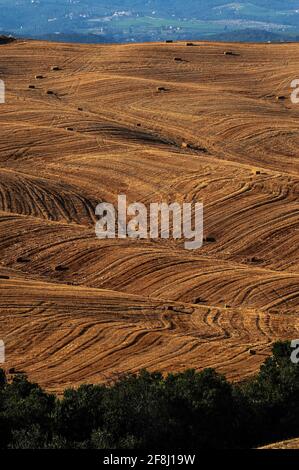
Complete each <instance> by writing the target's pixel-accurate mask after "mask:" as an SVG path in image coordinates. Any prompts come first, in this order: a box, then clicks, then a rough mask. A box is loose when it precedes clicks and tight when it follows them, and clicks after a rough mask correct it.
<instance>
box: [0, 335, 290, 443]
mask: <svg viewBox="0 0 299 470" xmlns="http://www.w3.org/2000/svg"><path fill="white" fill-rule="evenodd" d="M290 355H291V348H290V345H289V343H286V342H279V343H276V344H275V345H274V346H273V351H272V356H271V357H270V358H268V359H266V361H265V362H264V364H263V365H262V366H261V368H260V371H259V373H258V374H257V375H256V376H254V377H252V378H250V379H249V380H246V381H243V382H241V383H238V384H234V383H230V382H228V381H227V380H226V378H225V377H224V376H222V375H220V374H219V373H217V372H216V371H215V370H213V369H205V370H203V371H202V372H196V371H194V370H186V371H184V372H181V373H172V374H168V375H167V376H163V375H162V374H161V373H159V372H148V371H146V370H142V371H140V373H138V374H136V375H132V374H129V375H126V376H123V377H121V378H119V379H118V380H116V381H115V382H114V383H112V384H110V385H107V384H106V385H105V384H103V385H82V386H80V387H79V388H78V389H67V390H65V391H64V394H63V396H62V398H57V397H56V396H54V395H52V394H49V393H47V392H45V391H44V390H42V388H41V387H40V386H39V385H37V384H35V383H31V382H30V381H29V380H28V379H27V378H26V376H24V375H21V376H18V375H16V376H15V377H14V378H13V380H12V381H11V382H9V383H8V381H7V378H6V375H5V372H4V371H3V370H2V369H0V448H2V449H7V448H9V449H32V448H33V449H61V448H64V449H67V448H71V449H149V448H150V449H156V450H158V449H164V450H165V449H174V448H175V449H176V450H179V449H188V448H189V449H215V448H217V449H231V448H234V449H242V448H243V449H245V448H252V447H257V446H260V445H263V444H266V443H269V442H275V441H279V440H283V439H287V438H291V437H298V436H299V365H296V364H293V363H292V362H291V360H290Z"/></svg>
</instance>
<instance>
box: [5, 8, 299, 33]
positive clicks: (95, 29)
mask: <svg viewBox="0 0 299 470" xmlns="http://www.w3.org/2000/svg"><path fill="white" fill-rule="evenodd" d="M0 8H1V13H2V15H1V24H0V32H1V30H2V31H4V30H7V31H11V32H12V33H13V34H16V35H19V36H22V37H33V38H41V37H43V38H45V39H48V38H52V35H54V38H58V39H59V40H61V39H62V38H63V37H64V35H66V36H67V37H69V38H71V40H72V41H74V42H77V41H78V40H79V41H80V42H143V41H159V40H164V39H167V38H172V39H187V38H190V39H205V38H209V37H210V36H213V37H215V38H216V39H219V38H220V37H221V36H222V35H223V34H226V35H227V36H225V37H227V38H229V37H233V40H235V36H236V35H237V33H238V32H239V31H246V33H245V34H244V36H243V35H240V36H237V39H236V40H244V41H246V40H247V38H249V39H248V40H249V41H265V40H268V39H265V38H266V37H268V36H267V34H268V33H269V34H275V35H276V34H277V35H278V37H279V40H288V39H289V38H294V37H295V36H296V35H299V12H298V1H297V0H296V1H295V0H290V1H288V2H285V1H282V0H273V1H271V2H270V1H269V0H252V1H250V2H244V1H241V2H228V3H226V2H225V0H197V1H196V2H195V1H194V0H185V1H184V2H182V1H181V0H172V1H170V0H163V1H161V0H146V1H144V0H110V1H106V0H77V1H76V2H70V1H69V0H60V1H59V2H56V1H55V0H44V1H43V2H40V1H39V0H0ZM249 30H250V31H251V33H250V34H249ZM262 33H264V34H262ZM90 36H91V38H90ZM238 37H239V39H238ZM269 40H271V39H269Z"/></svg>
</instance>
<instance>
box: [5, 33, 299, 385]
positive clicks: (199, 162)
mask: <svg viewBox="0 0 299 470" xmlns="http://www.w3.org/2000/svg"><path fill="white" fill-rule="evenodd" d="M228 50H233V51H234V52H235V55H232V56H230V55H224V51H228ZM175 58H181V59H182V61H177V60H174V59H175ZM298 60H299V45H295V44H294V45H293V44H282V45H272V44H271V45H270V44H269V45H268V44H267V45H236V44H235V45H227V44H207V43H198V44H197V45H196V46H193V47H187V46H186V45H185V44H184V43H178V44H145V45H125V46H119V45H117V46H116V45H114V46H79V45H63V44H49V43H42V42H30V41H29V42H21V41H20V42H15V43H12V44H8V45H3V46H0V78H1V79H3V80H5V83H6V89H7V93H6V104H5V105H1V107H0V111H1V113H0V252H1V261H0V316H1V323H0V338H1V339H4V340H5V342H6V349H7V363H6V364H5V367H6V368H7V369H8V368H10V367H15V368H16V369H17V370H23V371H26V372H27V373H28V375H29V377H30V379H32V380H37V381H38V382H39V383H41V384H42V385H43V386H45V387H46V388H47V389H49V390H53V391H56V392H61V390H62V389H63V388H64V387H65V386H67V385H78V384H79V383H81V382H95V383H96V382H99V381H104V380H109V379H111V378H113V377H114V376H115V374H118V373H123V372H127V371H137V370H138V369H140V368H141V367H147V368H149V369H151V370H155V369H160V370H163V371H174V370H182V369H184V368H186V367H194V368H196V369H201V368H203V367H207V366H211V367H215V368H216V369H217V370H219V371H221V372H223V373H225V374H226V375H227V376H228V377H229V378H232V379H234V380H238V379H240V378H244V377H246V376H248V375H250V374H252V373H254V372H256V371H257V370H258V367H259V365H260V363H261V362H262V361H263V360H264V359H265V357H266V355H267V354H269V351H270V349H271V344H272V343H273V341H275V340H277V339H285V338H288V339H294V338H298V337H299V331H298V329H299V316H298V314H299V250H298V245H299V244H298V241H299V200H298V194H299V156H298V145H299V128H298V118H299V105H294V104H292V103H291V101H290V93H291V88H290V83H291V81H292V80H294V79H296V78H299V77H298ZM53 66H58V67H59V69H60V70H57V71H55V70H52V69H51V68H52V67H53ZM38 75H41V76H42V77H43V78H40V79H38V78H36V76H38ZM29 85H34V86H35V88H33V89H30V88H29ZM159 87H163V88H165V90H166V91H160V92H159V91H158V88H159ZM49 91H50V92H52V93H51V94H48V93H47V92H49ZM278 97H285V99H278ZM183 142H185V143H187V144H188V148H182V143H183ZM118 194H126V195H127V198H128V202H135V201H140V202H143V203H148V202H160V201H165V202H167V201H169V202H174V201H178V202H190V201H194V202H195V201H203V202H204V207H205V216H204V223H205V236H209V237H213V238H214V239H215V241H214V242H213V243H205V245H204V247H203V248H201V249H200V250H196V251H194V252H189V251H186V250H184V248H183V244H182V243H180V242H178V243H176V242H174V241H172V240H170V241H167V240H161V241H157V242H151V241H132V240H122V241H119V240H115V241H114V240H105V241H104V240H102V241H99V240H97V239H96V238H95V233H94V224H95V216H94V208H95V206H96V205H97V203H98V202H100V201H109V202H113V203H115V202H116V198H117V195H118ZM59 266H63V267H64V268H63V269H62V270H57V267H59ZM1 277H2V279H1ZM8 278H9V279H8ZM250 351H251V353H250ZM253 351H254V352H255V353H256V354H253Z"/></svg>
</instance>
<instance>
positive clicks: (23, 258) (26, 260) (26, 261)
mask: <svg viewBox="0 0 299 470" xmlns="http://www.w3.org/2000/svg"><path fill="white" fill-rule="evenodd" d="M17 263H30V258H25V256H20V257H19V258H17Z"/></svg>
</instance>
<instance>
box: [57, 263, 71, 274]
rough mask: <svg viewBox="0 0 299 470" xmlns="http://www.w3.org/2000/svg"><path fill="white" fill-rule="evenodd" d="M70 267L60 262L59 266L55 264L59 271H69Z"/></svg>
mask: <svg viewBox="0 0 299 470" xmlns="http://www.w3.org/2000/svg"><path fill="white" fill-rule="evenodd" d="M68 269H69V268H68V267H67V266H63V265H62V264H59V265H58V266H55V271H57V272H64V271H68Z"/></svg>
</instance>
